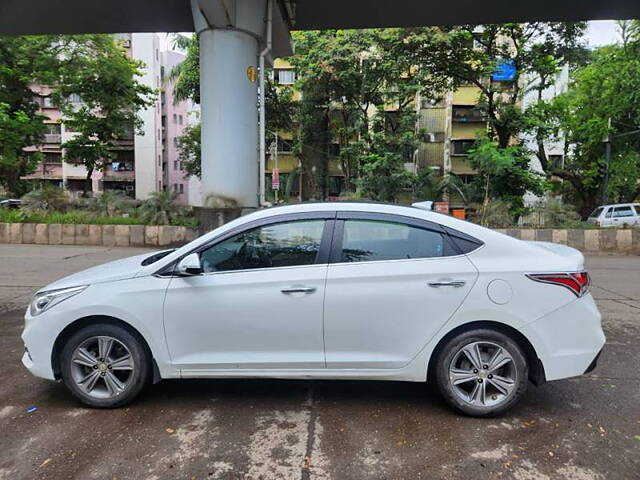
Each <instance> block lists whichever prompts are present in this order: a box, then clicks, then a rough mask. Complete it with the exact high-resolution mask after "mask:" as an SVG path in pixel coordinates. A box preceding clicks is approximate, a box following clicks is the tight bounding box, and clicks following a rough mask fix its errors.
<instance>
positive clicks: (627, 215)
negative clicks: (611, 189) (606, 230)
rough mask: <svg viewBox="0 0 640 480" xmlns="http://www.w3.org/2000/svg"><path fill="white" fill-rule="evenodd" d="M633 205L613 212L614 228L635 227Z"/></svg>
mask: <svg viewBox="0 0 640 480" xmlns="http://www.w3.org/2000/svg"><path fill="white" fill-rule="evenodd" d="M635 213H636V212H635V210H634V209H633V207H632V206H631V205H623V206H619V207H615V208H614V210H613V226H615V227H622V226H624V225H635V223H636V215H635Z"/></svg>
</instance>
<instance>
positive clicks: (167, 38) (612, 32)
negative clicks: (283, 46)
mask: <svg viewBox="0 0 640 480" xmlns="http://www.w3.org/2000/svg"><path fill="white" fill-rule="evenodd" d="M158 35H159V36H160V47H161V49H162V50H173V45H172V43H173V42H172V41H171V34H166V33H159V34H158ZM186 35H190V34H186ZM586 40H587V43H588V44H589V46H590V47H599V46H601V45H608V44H611V43H615V42H617V41H618V40H620V37H619V36H618V31H617V26H616V22H615V21H613V20H592V21H590V22H589V25H588V27H587V34H586Z"/></svg>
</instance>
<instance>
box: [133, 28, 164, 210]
mask: <svg viewBox="0 0 640 480" xmlns="http://www.w3.org/2000/svg"><path fill="white" fill-rule="evenodd" d="M131 51H132V56H133V58H135V59H136V60H141V61H142V62H144V64H145V67H144V68H143V69H142V71H143V75H142V77H141V78H140V79H139V81H140V82H141V83H144V84H145V85H149V86H151V87H153V88H156V89H159V88H160V86H161V85H160V44H159V40H158V35H156V34H155V33H134V34H132V36H131ZM155 100H156V101H155V103H154V104H153V105H152V106H151V107H149V108H147V109H146V110H143V111H142V112H140V114H139V116H140V118H141V119H142V121H143V122H144V126H143V131H142V132H140V133H142V134H141V135H139V134H138V132H136V135H135V147H134V152H135V154H134V155H135V172H136V198H138V199H141V200H144V199H145V198H147V197H148V196H149V194H150V193H151V192H155V191H158V190H162V143H161V138H162V137H161V135H162V130H161V108H160V95H157V97H156V99H155Z"/></svg>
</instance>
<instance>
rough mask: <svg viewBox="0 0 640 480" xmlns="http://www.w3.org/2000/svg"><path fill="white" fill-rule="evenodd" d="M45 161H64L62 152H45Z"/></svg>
mask: <svg viewBox="0 0 640 480" xmlns="http://www.w3.org/2000/svg"><path fill="white" fill-rule="evenodd" d="M44 163H62V154H61V153H58V152H45V153H44Z"/></svg>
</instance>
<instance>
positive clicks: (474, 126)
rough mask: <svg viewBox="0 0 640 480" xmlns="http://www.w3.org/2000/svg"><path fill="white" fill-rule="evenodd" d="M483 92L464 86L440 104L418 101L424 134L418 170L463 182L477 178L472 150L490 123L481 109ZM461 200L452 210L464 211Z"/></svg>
mask: <svg viewBox="0 0 640 480" xmlns="http://www.w3.org/2000/svg"><path fill="white" fill-rule="evenodd" d="M479 101H480V89H479V88H478V87H475V86H470V85H469V86H461V87H459V88H457V89H455V90H452V91H450V92H447V93H446V94H445V95H444V97H443V98H442V99H441V100H439V101H433V100H430V99H428V98H419V100H418V129H419V130H420V131H421V132H422V133H423V135H422V136H421V143H420V145H419V148H418V154H417V157H416V166H417V168H429V169H431V170H432V171H433V172H434V173H435V174H436V175H439V176H444V175H448V174H450V173H453V174H455V175H456V176H457V177H458V178H460V180H462V181H463V182H465V183H467V182H471V181H473V176H474V175H475V174H476V172H475V170H474V169H473V168H472V167H471V163H470V162H469V158H468V153H469V149H470V148H471V147H472V146H473V144H474V141H475V139H476V136H477V134H478V132H481V131H483V130H485V131H486V129H487V119H486V116H485V115H484V114H483V112H482V111H481V110H480V109H479V108H478V102H479ZM463 206H464V205H462V199H461V198H451V199H450V207H451V208H460V207H463Z"/></svg>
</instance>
